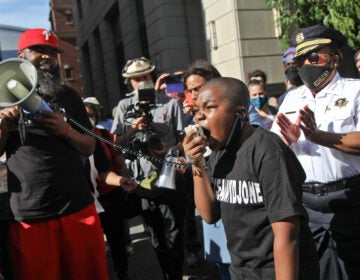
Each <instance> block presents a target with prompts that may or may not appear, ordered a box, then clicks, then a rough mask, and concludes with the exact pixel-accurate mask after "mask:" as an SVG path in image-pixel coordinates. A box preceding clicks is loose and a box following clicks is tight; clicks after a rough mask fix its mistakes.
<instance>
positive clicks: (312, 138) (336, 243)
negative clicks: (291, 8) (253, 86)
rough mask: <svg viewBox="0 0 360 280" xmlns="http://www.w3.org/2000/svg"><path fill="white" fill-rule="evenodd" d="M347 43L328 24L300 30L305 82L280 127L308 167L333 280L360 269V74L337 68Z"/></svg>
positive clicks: (306, 198)
mask: <svg viewBox="0 0 360 280" xmlns="http://www.w3.org/2000/svg"><path fill="white" fill-rule="evenodd" d="M345 42H346V38H345V37H344V36H343V35H342V34H341V33H340V32H338V31H336V30H334V29H331V28H327V27H324V26H321V25H315V26H311V27H306V28H300V29H299V30H297V31H296V32H295V33H294V34H293V36H292V43H293V44H294V45H296V54H295V63H296V65H297V67H298V68H299V74H300V76H301V78H302V80H303V81H304V84H305V86H302V87H299V88H297V89H296V90H293V91H291V92H289V93H288V95H287V96H286V97H285V99H284V102H283V103H282V105H281V106H280V108H279V114H278V116H277V120H276V123H274V125H273V127H272V131H274V132H276V133H277V134H279V135H281V136H282V138H283V139H284V141H286V142H287V143H288V144H289V145H290V146H291V148H292V150H293V151H294V152H295V154H296V155H297V157H298V159H299V160H300V162H301V164H302V166H303V168H304V170H305V172H306V181H305V184H304V185H303V203H304V206H305V208H306V210H307V211H308V214H309V223H310V228H311V230H312V233H313V238H314V240H315V243H316V246H317V250H318V256H319V262H320V269H321V279H327V280H328V279H358V277H359V275H360V265H359V264H360V175H359V174H360V160H359V155H360V122H359V118H360V80H355V79H346V78H343V77H341V76H340V75H339V73H338V71H337V68H338V66H339V64H340V63H341V59H342V55H341V52H340V50H339V48H340V47H341V46H342V45H343V44H344V43H345Z"/></svg>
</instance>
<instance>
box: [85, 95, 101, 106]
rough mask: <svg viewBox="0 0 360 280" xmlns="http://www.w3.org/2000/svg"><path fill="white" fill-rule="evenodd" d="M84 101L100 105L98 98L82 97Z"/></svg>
mask: <svg viewBox="0 0 360 280" xmlns="http://www.w3.org/2000/svg"><path fill="white" fill-rule="evenodd" d="M84 103H91V104H94V105H101V104H100V102H99V100H97V99H96V97H87V98H85V99H84Z"/></svg>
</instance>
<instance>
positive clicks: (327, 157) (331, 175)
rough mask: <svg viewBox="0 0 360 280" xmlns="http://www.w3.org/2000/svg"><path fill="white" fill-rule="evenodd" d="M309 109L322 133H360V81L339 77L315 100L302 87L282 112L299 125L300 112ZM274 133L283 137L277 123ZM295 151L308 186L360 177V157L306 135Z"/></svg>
mask: <svg viewBox="0 0 360 280" xmlns="http://www.w3.org/2000/svg"><path fill="white" fill-rule="evenodd" d="M305 105H308V106H309V108H310V109H311V110H312V111H313V112H314V114H315V121H316V125H317V128H318V129H319V130H323V131H328V132H334V133H348V132H353V131H359V130H360V123H359V117H360V80H357V79H347V78H342V77H340V75H339V74H338V73H337V74H336V76H335V77H334V79H333V80H332V81H331V82H330V84H328V85H327V86H326V87H325V88H324V89H322V90H321V91H320V92H319V93H317V94H316V96H315V97H314V96H313V95H312V93H311V92H310V90H309V89H308V88H307V87H305V86H302V87H300V88H297V89H296V90H292V91H290V92H289V93H288V94H287V95H286V97H285V99H284V101H283V103H282V104H281V106H280V108H279V112H280V113H283V114H284V115H285V116H287V117H288V118H289V119H290V121H291V122H293V123H295V121H296V119H297V117H298V115H299V109H302V108H303V107H304V106H305ZM271 131H273V132H275V133H277V134H278V135H280V136H282V135H281V133H280V128H279V126H278V125H277V124H276V122H274V123H273V126H272V128H271ZM291 148H292V150H293V151H294V152H295V154H296V156H297V157H298V159H299V161H300V162H301V165H302V166H303V168H304V170H305V172H306V180H305V182H320V183H327V182H332V181H337V180H340V179H343V178H347V177H351V176H354V175H358V174H360V157H359V156H356V155H351V154H348V153H345V152H342V151H339V150H336V149H332V148H327V147H325V146H321V145H318V144H315V143H313V142H311V141H308V140H306V138H305V136H304V134H303V132H302V131H301V135H300V138H299V140H298V142H297V143H295V144H293V145H291Z"/></svg>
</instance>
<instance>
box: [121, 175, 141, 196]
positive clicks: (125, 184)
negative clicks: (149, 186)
mask: <svg viewBox="0 0 360 280" xmlns="http://www.w3.org/2000/svg"><path fill="white" fill-rule="evenodd" d="M119 183H120V186H121V187H122V188H123V189H124V190H125V191H127V192H132V191H134V190H135V189H136V186H137V184H136V182H135V181H134V180H133V179H130V178H127V177H123V176H121V178H120V182H119Z"/></svg>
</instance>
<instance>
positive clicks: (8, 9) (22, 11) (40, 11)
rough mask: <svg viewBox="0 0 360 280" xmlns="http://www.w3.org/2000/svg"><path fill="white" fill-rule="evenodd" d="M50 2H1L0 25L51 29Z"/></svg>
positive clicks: (18, 0)
mask: <svg viewBox="0 0 360 280" xmlns="http://www.w3.org/2000/svg"><path fill="white" fill-rule="evenodd" d="M49 4H50V0H0V24H2V25H10V26H15V27H22V28H36V27H39V28H45V29H48V30H49V29H50V21H49V13H50V6H49Z"/></svg>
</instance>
